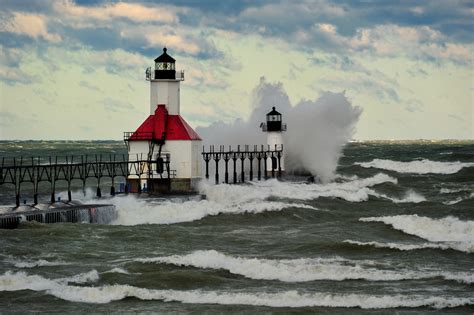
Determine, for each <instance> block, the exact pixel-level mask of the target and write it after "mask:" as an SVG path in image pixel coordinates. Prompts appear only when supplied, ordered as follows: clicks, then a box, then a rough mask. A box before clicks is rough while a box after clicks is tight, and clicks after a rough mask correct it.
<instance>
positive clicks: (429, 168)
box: [355, 159, 474, 174]
mask: <svg viewBox="0 0 474 315" xmlns="http://www.w3.org/2000/svg"><path fill="white" fill-rule="evenodd" d="M355 164H356V165H360V166H362V167H365V168H371V167H373V168H378V169H384V170H389V171H394V172H398V173H414V174H454V173H457V172H459V171H460V170H461V169H463V168H464V167H473V166H474V163H462V162H459V161H456V162H438V161H431V160H427V159H423V160H416V161H409V162H401V161H393V160H383V159H374V160H372V161H370V162H357V163H355Z"/></svg>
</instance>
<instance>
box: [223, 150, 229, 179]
mask: <svg viewBox="0 0 474 315" xmlns="http://www.w3.org/2000/svg"><path fill="white" fill-rule="evenodd" d="M224 162H225V183H226V184H228V183H229V154H228V153H225V156H224Z"/></svg>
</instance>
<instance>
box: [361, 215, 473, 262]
mask: <svg viewBox="0 0 474 315" xmlns="http://www.w3.org/2000/svg"><path fill="white" fill-rule="evenodd" d="M359 220H360V221H362V222H382V223H385V224H388V225H391V226H392V227H393V228H394V229H397V230H400V231H402V232H405V233H407V234H411V235H415V236H418V237H421V238H424V239H426V240H428V241H431V242H440V243H441V244H443V245H445V246H449V247H450V248H452V249H455V250H458V251H463V252H467V253H472V252H474V221H462V220H459V219H458V218H456V217H452V216H448V217H445V218H441V219H432V218H428V217H420V216H418V215H416V214H413V215H398V216H385V217H369V218H361V219H359Z"/></svg>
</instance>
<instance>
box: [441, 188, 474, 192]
mask: <svg viewBox="0 0 474 315" xmlns="http://www.w3.org/2000/svg"><path fill="white" fill-rule="evenodd" d="M470 191H472V189H471V188H469V187H460V188H441V189H440V190H439V193H440V194H454V193H460V192H470ZM473 194H474V192H473Z"/></svg>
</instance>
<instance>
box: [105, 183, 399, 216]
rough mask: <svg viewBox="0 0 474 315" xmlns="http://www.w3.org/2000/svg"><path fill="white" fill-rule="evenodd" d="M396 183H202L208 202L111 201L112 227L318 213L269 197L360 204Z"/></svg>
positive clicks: (201, 190)
mask: <svg viewBox="0 0 474 315" xmlns="http://www.w3.org/2000/svg"><path fill="white" fill-rule="evenodd" d="M387 182H388V183H394V184H396V183H397V179H396V178H393V177H390V176H388V175H386V174H376V175H375V176H372V177H369V178H362V179H359V178H355V179H353V180H350V181H346V182H342V183H335V182H333V183H328V184H306V183H294V182H280V181H277V180H268V181H264V182H250V183H249V184H246V185H226V184H221V185H210V184H208V183H205V182H204V183H202V185H201V188H200V192H201V193H202V194H205V195H206V197H207V198H206V200H164V201H159V202H150V201H149V200H148V201H147V200H140V199H137V198H135V197H133V196H127V197H120V198H114V199H111V200H108V201H107V202H112V203H114V204H115V205H116V209H117V211H118V218H117V220H115V221H114V222H113V224H120V225H137V224H172V223H179V222H190V221H195V220H200V219H202V218H204V217H206V216H213V215H218V214H243V213H262V212H265V211H281V210H283V209H288V208H299V209H310V210H318V209H317V208H314V207H312V206H309V205H306V204H304V203H301V202H282V201H269V199H270V198H279V199H291V200H314V199H317V198H321V197H329V198H341V199H344V200H347V201H350V202H361V201H366V200H368V199H369V196H370V195H373V196H379V194H378V193H376V192H375V191H374V190H373V189H371V188H370V187H372V186H375V185H378V184H382V183H387ZM387 198H390V197H387Z"/></svg>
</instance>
